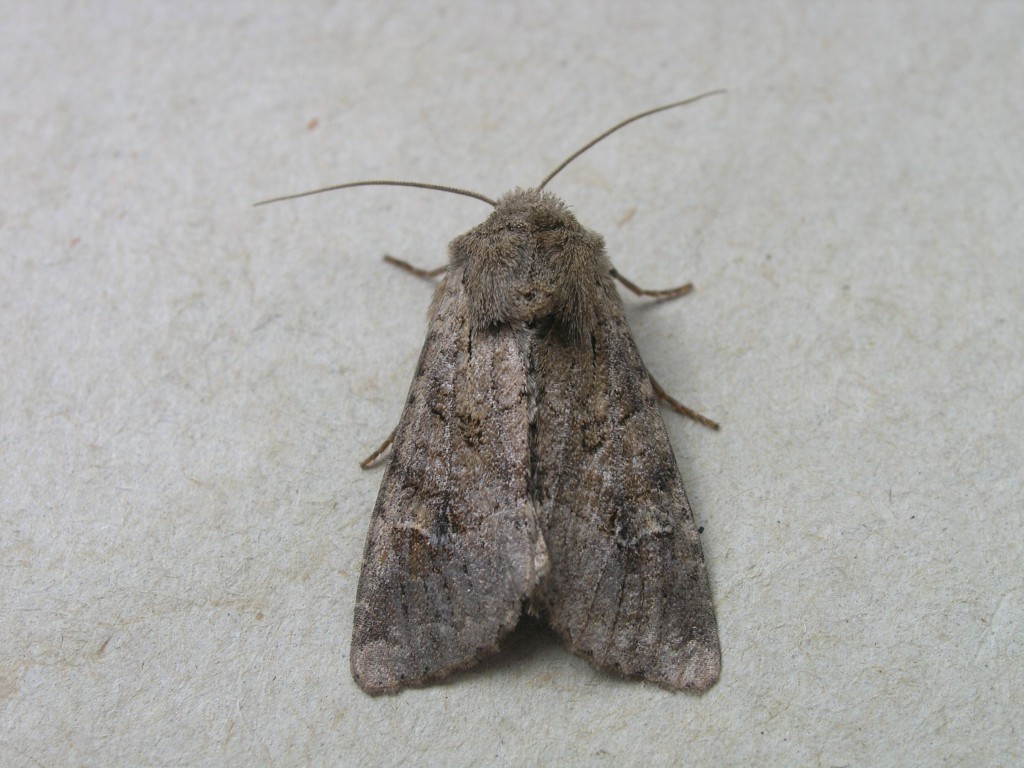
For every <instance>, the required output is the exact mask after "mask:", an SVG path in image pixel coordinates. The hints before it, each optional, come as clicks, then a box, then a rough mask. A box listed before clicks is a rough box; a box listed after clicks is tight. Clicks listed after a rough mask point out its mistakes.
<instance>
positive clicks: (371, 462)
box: [359, 427, 398, 469]
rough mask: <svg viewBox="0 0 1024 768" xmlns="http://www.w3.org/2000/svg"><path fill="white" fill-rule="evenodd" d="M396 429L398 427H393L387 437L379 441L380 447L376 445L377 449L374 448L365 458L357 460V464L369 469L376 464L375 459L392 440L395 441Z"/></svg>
mask: <svg viewBox="0 0 1024 768" xmlns="http://www.w3.org/2000/svg"><path fill="white" fill-rule="evenodd" d="M397 431H398V427H395V428H394V429H393V430H391V434H390V435H388V439H387V440H385V441H384V442H383V443H381V444H380V447H378V448H377V450H375V451H374V452H373V453H371V454H370V455H369V456H367V457H366V458H365V459H363V460H362V461H360V462H359V466H360V467H362V468H363V469H369V468H370V467H372V466H373V465H374V464H376V463H377V459H379V458H380V456H381V454H382V453H384V451H386V450H387V449H388V446H390V445H391V444H392V443H393V442H395V432H397Z"/></svg>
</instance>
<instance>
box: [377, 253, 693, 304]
mask: <svg viewBox="0 0 1024 768" xmlns="http://www.w3.org/2000/svg"><path fill="white" fill-rule="evenodd" d="M385 258H386V257H385ZM611 274H612V277H614V278H615V279H616V280H618V281H619V282H620V283H622V284H623V285H624V286H626V287H627V288H629V290H631V291H632V292H633V293H635V294H636V295H637V296H649V297H651V298H652V299H674V298H676V297H677V296H685V295H686V294H688V293H689V292H690V291H692V290H693V283H687V284H686V285H680V286H678V287H676V288H666V289H665V290H663V291H652V290H649V289H647V288H641V287H640V286H639V285H637V284H636V283H634V282H633V281H632V280H628V279H626V278H625V277H623V276H622V275H620V274H619V271H618V270H617V269H615V268H614V267H612V272H611Z"/></svg>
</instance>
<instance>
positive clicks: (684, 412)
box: [647, 373, 718, 429]
mask: <svg viewBox="0 0 1024 768" xmlns="http://www.w3.org/2000/svg"><path fill="white" fill-rule="evenodd" d="M647 375H648V376H650V378H651V386H653V387H654V394H655V395H657V396H658V399H659V400H664V401H665V402H666V403H668V404H669V406H670V407H671V408H672V410H673V411H675V412H676V413H678V414H679V415H680V416H685V417H686V418H688V419H693V420H694V421H696V422H697V423H698V424H703V425H704V426H705V427H707V428H708V429H718V422H717V421H712V420H711V419H709V418H708V417H707V416H705V415H703V414H700V413H697V412H696V411H695V410H693V409H692V408H687V407H686V406H685V405H683V404H682V403H680V402H679V401H678V400H676V399H675V398H674V397H672V395H670V394H669V393H668V392H666V391H665V390H664V389H662V387H661V384H659V383H658V382H657V381H656V380H655V378H654V377H653V376H651V374H650V373H648V374H647Z"/></svg>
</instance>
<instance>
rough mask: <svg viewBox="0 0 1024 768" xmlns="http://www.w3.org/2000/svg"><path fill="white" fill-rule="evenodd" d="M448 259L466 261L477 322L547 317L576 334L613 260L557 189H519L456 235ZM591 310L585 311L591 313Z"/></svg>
mask: <svg viewBox="0 0 1024 768" xmlns="http://www.w3.org/2000/svg"><path fill="white" fill-rule="evenodd" d="M450 251H451V267H452V269H453V270H454V269H458V268H459V267H464V270H465V271H464V273H463V274H464V280H465V285H466V292H467V298H468V301H469V305H470V313H471V316H472V320H473V322H474V325H477V326H478V327H483V326H488V325H494V324H496V323H506V322H513V321H518V322H524V323H536V322H541V321H543V320H545V319H552V320H553V321H555V322H556V323H559V324H561V325H562V326H563V327H564V328H565V329H566V330H569V331H571V332H572V333H573V335H575V334H576V333H577V331H578V330H579V327H580V326H583V325H586V324H587V323H588V319H587V317H584V316H583V315H588V313H589V305H590V303H591V302H592V301H593V300H594V298H595V296H594V295H593V291H595V290H597V289H598V283H599V282H600V279H601V276H602V275H604V276H607V274H608V270H609V269H610V266H609V265H608V263H607V259H606V258H605V255H604V241H603V240H602V239H601V236H600V235H597V234H595V233H594V232H591V231H590V230H588V229H586V228H585V227H583V226H582V225H581V224H580V223H579V221H577V220H576V217H575V216H573V214H572V212H571V211H570V210H569V207H568V206H567V205H566V204H565V203H563V202H562V201H561V200H560V199H559V198H558V197H556V196H555V195H553V194H551V193H550V192H545V191H543V190H538V189H516V190H514V191H512V192H509V193H508V194H506V195H504V196H502V197H501V198H499V199H498V201H497V203H496V205H495V207H494V211H493V212H492V213H491V214H490V216H488V217H487V218H486V219H485V220H484V221H483V222H482V223H481V224H479V225H478V226H476V227H474V228H473V229H471V230H470V231H469V232H466V233H465V234H463V235H460V236H459V237H457V238H455V240H453V241H452V243H451V246H450ZM588 317H589V315H588Z"/></svg>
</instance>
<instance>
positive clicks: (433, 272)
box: [384, 254, 448, 280]
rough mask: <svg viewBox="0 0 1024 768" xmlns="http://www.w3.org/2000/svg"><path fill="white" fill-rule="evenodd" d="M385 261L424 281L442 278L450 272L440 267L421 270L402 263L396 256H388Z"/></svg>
mask: <svg viewBox="0 0 1024 768" xmlns="http://www.w3.org/2000/svg"><path fill="white" fill-rule="evenodd" d="M384 261H386V262H387V263H388V264H390V265H391V266H393V267H398V268H399V269H404V270H405V271H406V272H409V273H410V274H413V275H416V277H422V278H423V279H424V280H433V279H434V278H435V277H440V276H441V275H443V274H444V273H445V272H446V271H448V267H447V266H444V267H438V268H437V269H420V268H419V267H414V266H413V265H412V264H410V263H409V262H408V261H402V260H401V259H396V258H395V257H394V256H388V255H386V254H385V256H384Z"/></svg>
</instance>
